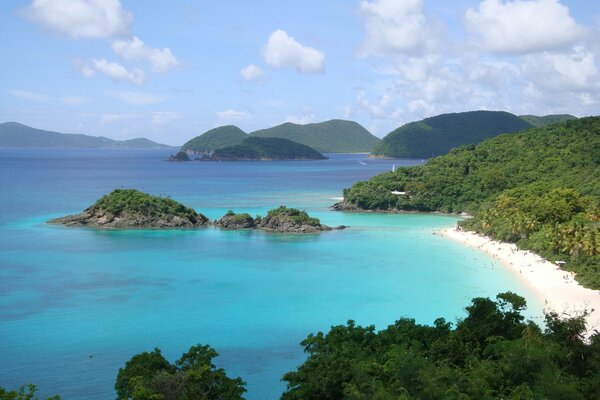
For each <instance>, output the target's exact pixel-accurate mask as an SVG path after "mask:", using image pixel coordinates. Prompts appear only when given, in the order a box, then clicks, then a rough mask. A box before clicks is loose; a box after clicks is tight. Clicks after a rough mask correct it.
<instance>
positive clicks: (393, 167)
mask: <svg viewBox="0 0 600 400" xmlns="http://www.w3.org/2000/svg"><path fill="white" fill-rule="evenodd" d="M392 172H396V164H394V165H392Z"/></svg>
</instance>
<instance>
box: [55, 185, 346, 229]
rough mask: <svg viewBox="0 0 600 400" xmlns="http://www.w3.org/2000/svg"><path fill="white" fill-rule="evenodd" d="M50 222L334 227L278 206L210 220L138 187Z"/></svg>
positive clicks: (107, 226)
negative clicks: (263, 212) (258, 212)
mask: <svg viewBox="0 0 600 400" xmlns="http://www.w3.org/2000/svg"><path fill="white" fill-rule="evenodd" d="M48 223H51V224H58V225H65V226H68V227H90V228H99V229H195V228H205V227H209V226H215V227H219V228H224V229H257V230H261V231H265V232H278V233H318V232H322V231H330V230H333V229H343V228H345V226H338V227H336V228H332V227H330V226H327V225H324V224H321V221H320V220H319V219H318V218H314V217H311V216H309V215H308V214H307V212H306V211H303V210H298V209H296V208H291V207H286V206H279V207H278V208H274V209H272V210H270V211H269V212H268V213H267V215H266V216H264V217H261V216H256V218H253V217H252V216H250V214H247V213H242V214H236V213H234V212H233V211H231V210H230V211H228V212H227V213H226V214H225V215H224V216H223V217H221V218H220V219H218V220H216V221H214V222H211V221H210V220H209V219H208V218H207V217H206V216H205V215H203V214H201V213H198V212H196V211H195V210H194V209H192V208H189V207H186V206H185V205H183V204H181V203H178V202H177V201H175V200H173V199H170V198H164V197H158V196H152V195H150V194H148V193H143V192H140V191H139V190H136V189H116V190H113V191H112V192H111V193H109V194H107V195H105V196H102V197H101V198H100V199H99V200H98V201H96V202H95V203H94V204H93V205H92V206H90V207H88V208H87V209H85V210H84V211H83V212H82V213H80V214H75V215H68V216H66V217H61V218H55V219H52V220H50V221H48Z"/></svg>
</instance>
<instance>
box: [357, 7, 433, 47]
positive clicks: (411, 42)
mask: <svg viewBox="0 0 600 400" xmlns="http://www.w3.org/2000/svg"><path fill="white" fill-rule="evenodd" d="M359 10H360V13H361V15H362V16H363V18H364V21H365V33H366V37H365V39H364V41H363V43H362V45H361V47H360V51H359V54H360V55H363V56H366V55H370V54H374V55H380V56H381V55H385V54H388V53H400V54H411V55H415V54H423V53H425V52H427V51H430V50H431V49H432V48H434V47H435V46H436V45H437V44H438V42H439V37H440V33H441V31H442V28H441V26H440V25H439V24H436V23H433V22H431V21H429V20H427V18H426V17H425V15H424V14H423V12H422V1H421V0H405V1H397V0H375V1H367V0H363V1H361V3H360V9H359Z"/></svg>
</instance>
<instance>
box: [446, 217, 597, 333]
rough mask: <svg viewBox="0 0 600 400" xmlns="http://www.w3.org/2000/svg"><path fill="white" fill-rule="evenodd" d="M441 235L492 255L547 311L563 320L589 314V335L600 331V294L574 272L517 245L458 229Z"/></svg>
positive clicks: (447, 230) (455, 228)
mask: <svg viewBox="0 0 600 400" xmlns="http://www.w3.org/2000/svg"><path fill="white" fill-rule="evenodd" d="M438 233H439V234H440V235H441V236H443V237H445V238H448V239H451V240H454V241H456V242H460V243H462V244H464V245H467V246H469V247H472V248H474V249H478V250H480V251H483V252H484V253H487V254H489V255H490V256H492V257H493V258H494V259H496V260H498V261H500V262H501V263H502V264H503V265H504V266H505V267H506V268H508V269H509V270H511V271H512V272H513V273H514V274H515V275H516V276H517V277H519V278H520V279H521V280H522V281H523V282H524V283H525V284H526V285H527V286H528V287H530V288H531V289H532V291H533V292H534V293H535V294H536V295H537V296H539V297H540V299H541V300H542V301H543V302H544V305H545V308H546V310H548V311H554V312H556V313H558V314H559V315H561V316H564V317H569V316H576V315H581V313H583V311H584V310H587V311H588V312H589V313H590V315H589V316H588V317H587V335H588V336H589V335H592V334H593V333H595V331H600V290H592V289H586V288H584V287H583V286H581V285H580V284H579V283H577V281H576V280H575V279H574V275H573V273H571V272H568V271H563V270H561V269H560V268H559V267H558V266H557V265H556V264H553V263H551V262H550V261H547V260H545V259H543V258H542V257H540V256H538V255H537V254H535V253H532V252H531V251H526V250H519V249H518V248H517V246H516V245H515V244H512V243H504V242H499V241H496V240H492V239H490V238H489V237H486V236H483V235H480V234H477V233H475V232H468V231H463V230H460V229H459V228H458V227H457V226H454V227H452V228H448V229H443V230H440V231H438Z"/></svg>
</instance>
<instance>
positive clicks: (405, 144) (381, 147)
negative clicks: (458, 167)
mask: <svg viewBox="0 0 600 400" xmlns="http://www.w3.org/2000/svg"><path fill="white" fill-rule="evenodd" d="M531 126H532V125H531V124H529V123H528V122H526V121H524V120H523V119H521V118H519V117H517V116H516V115H513V114H510V113H507V112H504V111H469V112H462V113H452V114H442V115H438V116H435V117H431V118H425V119H424V120H421V121H416V122H411V123H408V124H406V125H403V126H401V127H399V128H398V129H396V130H394V131H392V132H390V133H389V134H388V135H387V136H386V137H384V138H383V140H381V142H379V143H378V144H377V146H375V148H374V149H373V151H372V152H371V154H372V155H374V156H384V157H392V158H429V157H433V156H439V155H441V154H446V153H448V152H449V151H450V149H452V148H454V147H457V146H460V145H464V144H475V143H479V142H481V141H482V140H484V139H487V138H489V137H492V136H496V135H499V134H501V133H508V132H516V131H521V130H523V129H527V128H531Z"/></svg>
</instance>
